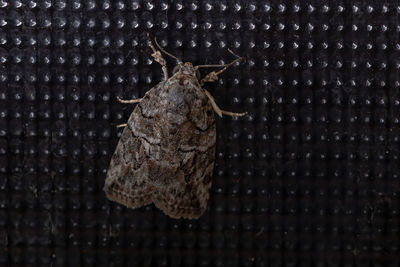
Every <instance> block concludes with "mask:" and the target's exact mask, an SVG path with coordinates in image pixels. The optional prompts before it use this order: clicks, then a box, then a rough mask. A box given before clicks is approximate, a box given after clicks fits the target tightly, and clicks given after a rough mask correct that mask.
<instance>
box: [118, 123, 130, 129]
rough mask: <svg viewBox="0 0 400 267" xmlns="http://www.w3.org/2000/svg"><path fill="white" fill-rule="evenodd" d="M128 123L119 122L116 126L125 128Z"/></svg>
mask: <svg viewBox="0 0 400 267" xmlns="http://www.w3.org/2000/svg"><path fill="white" fill-rule="evenodd" d="M127 125H128V124H126V123H123V124H118V125H117V126H116V127H117V128H124V127H126V126H127Z"/></svg>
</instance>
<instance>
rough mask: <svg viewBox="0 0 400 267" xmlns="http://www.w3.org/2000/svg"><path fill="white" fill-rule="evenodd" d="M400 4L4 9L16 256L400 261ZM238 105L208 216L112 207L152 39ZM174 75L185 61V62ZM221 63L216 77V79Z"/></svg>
mask: <svg viewBox="0 0 400 267" xmlns="http://www.w3.org/2000/svg"><path fill="white" fill-rule="evenodd" d="M399 16H400V5H399V4H398V3H397V2H396V1H372V0H370V1H364V0H363V1H361V0H360V1H350V0H349V1H344V0H343V1H326V0H325V1H324V0H322V1H282V0H281V1H279V0H276V1H275V0H271V1H264V0H262V1H228V0H227V1H200V0H199V1H194V0H188V1H183V0H182V1H147V0H144V1H134V0H125V1H123V0H97V1H94V0H85V1H84V0H24V1H21V0H8V1H7V0H1V1H0V266H282V265H283V266H399V264H400V247H399V246H400V215H399V213H400V201H399V193H400V191H399V190H400V168H399V166H400V162H399V156H400V147H399V143H400V95H399V88H400V75H399V74H400V73H399V66H400V59H399V51H400V42H399V40H400V38H399V32H400V30H399V29H400V20H399ZM146 32H150V33H151V35H152V36H157V38H158V40H159V42H160V43H161V44H162V45H163V46H164V47H165V48H166V49H167V50H168V51H170V52H171V53H173V54H175V55H177V56H179V57H181V58H182V59H184V60H185V61H191V62H193V63H194V64H211V63H219V62H229V61H230V60H232V59H233V56H232V55H231V54H229V53H228V52H227V48H231V49H232V50H234V51H235V52H236V53H237V54H239V55H241V56H245V57H247V62H246V63H245V64H241V65H238V66H235V67H233V68H231V69H230V70H229V71H228V72H226V73H225V74H223V75H222V76H221V79H220V81H219V82H217V83H215V84H207V85H206V88H207V89H209V90H210V92H211V93H212V94H213V95H214V96H215V98H216V101H217V103H218V104H219V106H221V107H222V108H224V109H227V110H232V111H236V112H241V111H248V112H249V114H248V115H247V116H246V117H244V118H241V119H232V118H229V117H226V118H223V119H217V131H218V140H217V160H216V167H215V174H214V179H213V187H212V193H211V199H210V201H209V207H208V210H207V211H206V213H205V215H203V217H202V218H201V219H200V220H197V221H187V220H172V219H169V218H168V217H166V216H165V215H163V214H162V213H161V212H160V211H159V210H157V209H155V208H154V207H153V206H148V207H145V208H142V209H138V210H129V209H126V208H124V207H122V206H119V205H117V204H115V203H111V202H109V201H108V200H107V199H106V198H105V196H104V194H103V191H102V187H103V183H104V178H105V173H106V170H107V167H108V163H109V160H110V157H111V155H112V153H113V151H114V149H115V146H116V143H117V140H118V134H119V133H120V131H121V130H117V129H116V127H115V126H116V125H117V124H120V123H124V122H125V121H126V120H127V118H128V116H129V113H130V112H131V111H132V109H133V106H129V105H128V106H126V105H123V104H120V103H118V102H117V101H116V99H115V97H116V96H117V95H119V96H121V97H122V98H126V99H128V98H136V97H141V96H143V94H144V93H145V92H146V91H147V90H148V89H150V88H151V87H152V86H153V85H155V84H156V83H158V82H159V81H160V79H161V78H162V72H161V68H160V66H159V65H158V64H157V63H156V62H154V61H153V59H152V58H151V56H150V54H151V51H150V49H149V48H148V47H147V45H146V41H145V33H146ZM168 61H169V70H170V71H172V68H173V65H174V64H173V63H174V62H173V61H171V60H169V59H168ZM204 73H205V72H203V74H204Z"/></svg>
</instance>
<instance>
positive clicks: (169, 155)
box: [149, 84, 216, 219]
mask: <svg viewBox="0 0 400 267" xmlns="http://www.w3.org/2000/svg"><path fill="white" fill-rule="evenodd" d="M164 98H166V99H168V102H167V105H168V108H167V109H166V110H167V114H166V115H165V116H164V118H163V119H164V122H165V126H164V127H163V131H162V133H161V134H162V136H164V138H162V139H161V148H162V150H163V153H164V154H163V157H162V159H164V160H165V162H162V161H161V162H156V163H155V164H156V165H157V164H158V165H159V167H158V168H157V167H154V168H151V171H152V173H151V174H150V175H149V176H150V177H152V179H154V183H153V185H154V195H153V203H154V204H155V205H156V206H157V207H158V208H160V209H161V210H163V211H164V213H166V214H167V215H169V216H170V217H173V218H187V219H195V218H199V217H200V216H201V215H202V214H203V213H204V211H205V209H206V207H207V201H208V199H209V190H210V187H211V182H212V175H213V169H214V160H215V142H216V126H215V119H214V111H213V108H212V106H211V104H210V102H209V100H208V98H207V97H206V95H205V94H204V92H203V89H201V88H198V87H195V86H190V84H187V85H184V86H183V87H179V85H176V86H171V87H170V88H169V91H168V96H167V97H164ZM166 137H169V138H166Z"/></svg>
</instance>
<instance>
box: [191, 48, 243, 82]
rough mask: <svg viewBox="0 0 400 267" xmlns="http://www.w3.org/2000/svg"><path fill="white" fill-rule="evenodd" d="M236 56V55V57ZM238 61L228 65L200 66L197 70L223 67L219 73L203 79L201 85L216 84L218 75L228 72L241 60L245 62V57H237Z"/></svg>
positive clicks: (213, 72)
mask: <svg viewBox="0 0 400 267" xmlns="http://www.w3.org/2000/svg"><path fill="white" fill-rule="evenodd" d="M228 51H229V52H230V53H232V54H233V55H235V54H234V53H233V52H232V51H231V50H230V49H228ZM235 56H236V55H235ZM236 57H237V59H235V60H234V61H232V62H231V63H228V64H224V65H198V66H196V67H195V68H196V69H199V68H218V67H222V69H220V70H219V71H217V72H215V71H212V72H210V73H209V74H207V75H206V76H205V77H204V78H203V79H201V81H200V85H201V86H203V85H204V83H206V82H215V81H217V80H218V75H220V74H221V73H223V72H224V71H226V70H227V69H228V68H229V67H230V66H232V65H233V64H235V63H236V62H238V61H240V60H243V61H244V60H245V58H244V57H238V56H236Z"/></svg>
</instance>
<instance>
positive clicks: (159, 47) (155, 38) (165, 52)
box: [154, 37, 182, 64]
mask: <svg viewBox="0 0 400 267" xmlns="http://www.w3.org/2000/svg"><path fill="white" fill-rule="evenodd" d="M154 42H155V43H156V46H157V47H158V49H160V50H161V52H163V53H164V54H166V55H168V56H170V57H172V58H174V59H175V60H176V61H178V63H179V64H182V61H181V60H180V59H179V58H177V57H176V56H174V55H172V54H171V53H169V52H167V51H165V49H164V48H162V47H161V45H160V44H159V43H158V42H157V37H154Z"/></svg>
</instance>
